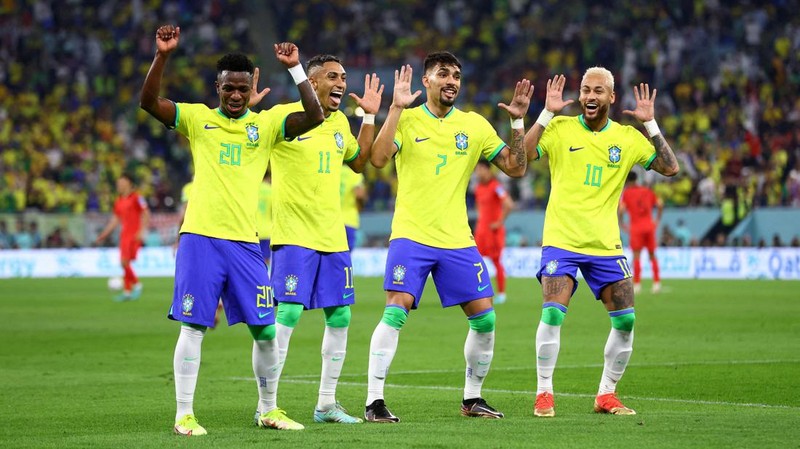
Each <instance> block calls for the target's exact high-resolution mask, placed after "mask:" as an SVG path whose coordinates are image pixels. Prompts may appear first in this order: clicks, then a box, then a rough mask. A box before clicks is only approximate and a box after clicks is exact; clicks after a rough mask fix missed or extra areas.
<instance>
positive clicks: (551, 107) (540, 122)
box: [524, 75, 575, 160]
mask: <svg viewBox="0 0 800 449" xmlns="http://www.w3.org/2000/svg"><path fill="white" fill-rule="evenodd" d="M566 83H567V78H566V77H565V76H564V75H556V76H554V77H553V78H551V79H549V80H547V95H546V96H545V100H544V109H542V112H541V113H540V114H539V118H537V119H536V123H534V124H533V126H531V129H530V130H529V131H528V133H527V134H525V142H524V146H525V155H526V157H527V158H528V160H531V159H536V158H537V157H538V155H539V153H537V152H536V146H537V145H539V139H541V138H542V134H543V133H544V129H545V128H546V127H547V124H548V123H550V120H552V119H553V117H554V116H555V115H556V114H558V113H559V112H561V110H562V109H564V108H565V107H567V106H569V105H570V104H572V103H573V102H575V100H566V101H564V85H565V84H566Z"/></svg>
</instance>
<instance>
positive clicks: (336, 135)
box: [333, 131, 344, 150]
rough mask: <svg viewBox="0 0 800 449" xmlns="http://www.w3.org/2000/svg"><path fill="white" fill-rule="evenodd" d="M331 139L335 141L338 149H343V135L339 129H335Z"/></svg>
mask: <svg viewBox="0 0 800 449" xmlns="http://www.w3.org/2000/svg"><path fill="white" fill-rule="evenodd" d="M333 140H335V141H336V146H337V147H339V149H340V150H343V149H344V136H342V133H340V132H339V131H336V132H335V133H334V134H333Z"/></svg>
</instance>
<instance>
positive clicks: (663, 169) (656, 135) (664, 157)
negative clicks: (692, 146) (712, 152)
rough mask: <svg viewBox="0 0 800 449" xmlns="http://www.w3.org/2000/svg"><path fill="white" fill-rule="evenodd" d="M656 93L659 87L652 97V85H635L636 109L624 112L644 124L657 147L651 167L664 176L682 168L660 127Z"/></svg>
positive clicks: (676, 172) (672, 174) (671, 174)
mask: <svg viewBox="0 0 800 449" xmlns="http://www.w3.org/2000/svg"><path fill="white" fill-rule="evenodd" d="M640 89H641V91H640ZM656 93H658V89H653V96H652V97H651V96H650V86H649V85H648V84H645V83H641V84H639V87H637V86H633V96H634V98H635V99H636V109H634V110H633V111H631V110H625V111H622V113H623V114H627V115H631V116H633V117H635V118H636V119H637V120H639V121H640V122H642V124H644V127H645V129H646V130H647V134H648V135H649V136H650V141H652V142H653V146H654V147H655V148H656V158H655V159H653V163H652V164H650V168H652V169H653V170H655V171H657V172H659V173H661V174H662V175H664V176H675V175H677V174H678V171H679V170H680V168H679V167H678V159H677V158H676V157H675V153H674V152H673V151H672V148H670V146H669V144H668V143H667V139H665V138H664V136H663V135H662V134H661V130H659V129H658V124H657V123H656V117H655V103H656Z"/></svg>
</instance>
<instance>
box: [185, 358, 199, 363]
mask: <svg viewBox="0 0 800 449" xmlns="http://www.w3.org/2000/svg"><path fill="white" fill-rule="evenodd" d="M199 358H200V357H184V358H183V361H184V362H194V361H195V360H197V359H199Z"/></svg>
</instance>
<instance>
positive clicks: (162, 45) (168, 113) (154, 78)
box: [139, 25, 181, 127]
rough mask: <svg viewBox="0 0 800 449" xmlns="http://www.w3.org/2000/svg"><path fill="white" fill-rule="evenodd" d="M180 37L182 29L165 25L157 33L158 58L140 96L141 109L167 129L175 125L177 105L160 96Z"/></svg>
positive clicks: (151, 68) (155, 59)
mask: <svg viewBox="0 0 800 449" xmlns="http://www.w3.org/2000/svg"><path fill="white" fill-rule="evenodd" d="M180 37H181V28H180V27H176V26H174V25H164V26H161V27H159V28H158V30H157V31H156V56H155V57H154V58H153V63H152V64H151V65H150V70H149V71H148V72H147V76H146V77H145V79H144V85H143V86H142V91H141V93H140V94H139V107H141V108H142V109H144V110H145V111H147V112H148V113H149V114H150V115H152V116H153V117H155V118H157V119H158V121H160V122H161V123H163V124H164V125H166V126H167V127H172V126H174V125H175V103H173V102H172V101H170V100H168V99H166V98H163V97H160V96H159V93H160V92H161V78H162V76H163V74H164V67H165V66H166V65H167V60H168V59H169V55H170V53H172V52H173V51H174V50H175V49H176V48H178V41H179V40H180Z"/></svg>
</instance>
